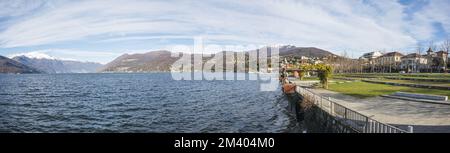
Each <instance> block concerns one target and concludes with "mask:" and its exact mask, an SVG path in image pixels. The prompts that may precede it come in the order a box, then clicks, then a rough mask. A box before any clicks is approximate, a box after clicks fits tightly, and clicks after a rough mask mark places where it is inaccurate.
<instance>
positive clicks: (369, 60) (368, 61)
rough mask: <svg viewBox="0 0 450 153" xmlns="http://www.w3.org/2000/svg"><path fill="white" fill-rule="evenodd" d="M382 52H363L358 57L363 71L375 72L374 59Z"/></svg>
mask: <svg viewBox="0 0 450 153" xmlns="http://www.w3.org/2000/svg"><path fill="white" fill-rule="evenodd" d="M382 55H383V54H382V53H381V52H379V51H374V52H369V53H365V54H363V55H362V56H361V57H359V60H360V61H361V62H362V63H363V64H362V67H363V71H365V72H375V70H376V66H375V59H376V58H378V57H380V56H382Z"/></svg>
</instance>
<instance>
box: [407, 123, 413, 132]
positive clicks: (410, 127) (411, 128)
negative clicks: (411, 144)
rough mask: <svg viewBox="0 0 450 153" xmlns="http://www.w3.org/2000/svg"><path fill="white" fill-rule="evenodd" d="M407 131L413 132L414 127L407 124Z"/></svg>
mask: <svg viewBox="0 0 450 153" xmlns="http://www.w3.org/2000/svg"><path fill="white" fill-rule="evenodd" d="M408 132H409V133H414V127H413V126H411V125H408Z"/></svg>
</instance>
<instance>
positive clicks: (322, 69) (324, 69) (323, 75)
mask: <svg viewBox="0 0 450 153" xmlns="http://www.w3.org/2000/svg"><path fill="white" fill-rule="evenodd" d="M314 67H315V69H316V70H317V76H318V77H319V79H320V83H321V84H322V87H323V88H325V89H328V80H329V78H330V77H331V74H332V72H333V68H332V67H331V66H329V65H325V64H317V65H315V66H314Z"/></svg>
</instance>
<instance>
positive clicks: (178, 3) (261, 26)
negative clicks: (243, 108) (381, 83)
mask: <svg viewBox="0 0 450 153" xmlns="http://www.w3.org/2000/svg"><path fill="white" fill-rule="evenodd" d="M0 8H1V9H0V55H5V56H8V55H9V56H11V55H14V54H22V53H27V52H34V53H36V52H38V53H45V54H48V55H51V56H54V57H58V58H66V59H75V60H80V61H94V62H101V63H107V62H109V61H111V60H113V59H114V58H116V57H118V56H120V55H122V54H124V53H142V52H148V51H152V50H161V49H170V50H173V51H178V50H177V47H174V46H180V45H187V46H193V43H194V38H202V40H203V43H204V45H205V46H206V45H209V46H216V47H215V48H214V47H213V48H214V49H211V51H220V50H221V49H223V50H229V48H230V47H232V46H239V47H235V48H239V49H242V50H245V49H255V48H252V47H254V46H264V45H279V44H292V45H295V46H303V47H318V48H322V49H326V50H329V51H332V52H333V53H335V54H338V55H341V54H343V53H344V52H346V53H347V54H348V55H349V56H351V57H358V56H360V55H362V54H363V53H365V52H370V51H375V50H381V51H387V52H388V51H401V52H402V53H407V52H414V50H415V49H416V48H417V45H418V44H421V45H422V46H427V45H428V44H429V42H430V41H433V42H434V43H435V44H439V43H440V42H442V41H443V40H444V39H447V38H448V37H449V33H450V13H449V12H448V8H450V1H449V0H399V1H395V0H298V1H294V0H276V1H275V0H274V1H271V0H245V1H242V0H239V1H238V0H202V1H187V0H87V1H82V0H80V1H71V0H33V1H30V0H1V1H0Z"/></svg>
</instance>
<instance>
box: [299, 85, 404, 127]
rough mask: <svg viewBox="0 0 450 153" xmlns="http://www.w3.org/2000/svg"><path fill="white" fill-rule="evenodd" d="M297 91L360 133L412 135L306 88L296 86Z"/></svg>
mask: <svg viewBox="0 0 450 153" xmlns="http://www.w3.org/2000/svg"><path fill="white" fill-rule="evenodd" d="M295 91H296V92H297V93H298V94H300V95H302V96H303V97H304V98H308V100H311V101H313V102H314V104H315V105H316V106H317V107H319V108H320V109H322V110H323V111H325V112H327V113H328V114H329V115H331V116H333V117H334V118H335V119H336V120H337V121H340V122H342V124H345V125H347V126H348V127H350V128H352V129H354V130H355V131H357V132H360V133H411V132H412V131H411V132H410V131H407V130H403V129H400V128H398V127H395V126H392V125H389V124H385V123H381V122H379V121H377V120H375V119H373V118H371V117H368V116H366V115H363V114H361V113H358V112H356V111H354V110H352V109H349V108H347V107H344V106H342V105H340V104H338V103H336V102H334V101H332V100H331V99H329V98H325V97H323V96H321V95H319V94H316V93H314V92H312V91H311V90H308V89H306V88H303V87H300V86H296V89H295Z"/></svg>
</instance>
